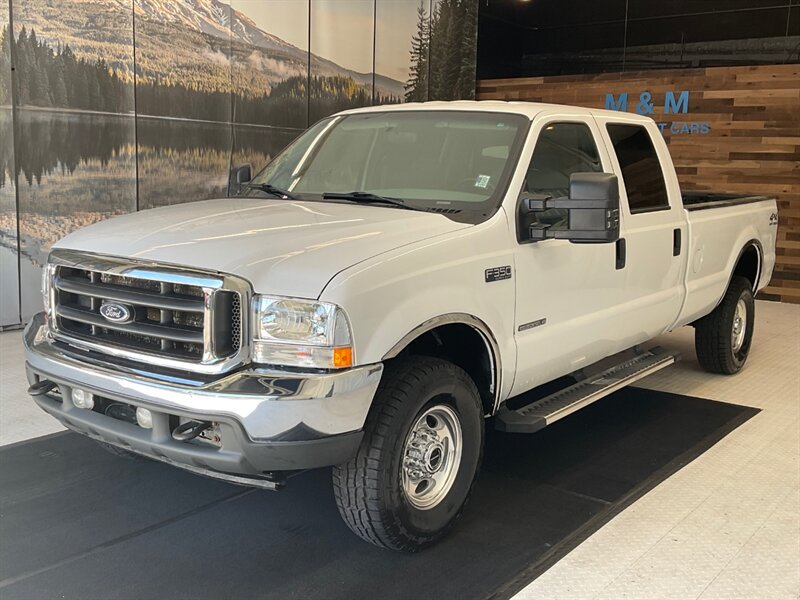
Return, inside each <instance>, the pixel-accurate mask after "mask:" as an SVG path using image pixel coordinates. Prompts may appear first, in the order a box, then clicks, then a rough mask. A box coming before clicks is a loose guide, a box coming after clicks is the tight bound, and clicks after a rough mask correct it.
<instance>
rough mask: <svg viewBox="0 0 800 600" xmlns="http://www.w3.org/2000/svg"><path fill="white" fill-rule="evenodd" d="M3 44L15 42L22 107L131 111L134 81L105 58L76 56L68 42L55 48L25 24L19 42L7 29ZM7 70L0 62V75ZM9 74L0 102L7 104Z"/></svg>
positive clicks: (1, 87) (3, 80) (0, 80)
mask: <svg viewBox="0 0 800 600" xmlns="http://www.w3.org/2000/svg"><path fill="white" fill-rule="evenodd" d="M2 43H3V45H4V46H5V45H6V44H14V50H15V54H16V58H17V65H16V67H17V68H16V69H15V73H16V77H17V80H16V83H17V97H18V101H19V104H20V106H46V107H53V108H78V109H84V110H97V111H106V112H126V111H128V110H130V98H131V97H132V90H131V84H130V83H128V82H124V81H122V80H121V79H120V78H119V76H118V75H117V74H116V73H115V72H113V71H111V70H110V69H109V67H108V65H107V64H106V62H105V61H104V60H102V59H101V60H99V61H97V62H96V63H91V62H89V61H87V60H84V59H77V58H76V57H75V54H74V53H73V52H72V50H71V49H70V47H69V45H66V46H64V47H63V48H61V47H60V46H59V47H58V48H57V49H55V50H54V49H53V48H52V47H51V46H49V45H48V44H46V43H44V42H41V41H39V39H38V38H37V36H36V32H35V31H34V30H31V31H30V33H28V30H27V29H26V28H25V27H22V29H21V30H20V33H19V37H18V38H17V40H16V41H14V40H11V39H10V36H9V34H8V30H7V29H6V30H4V31H3V34H2ZM0 56H2V58H0V61H2V60H8V55H7V54H6V53H5V52H4V53H3V54H2V55H0ZM4 72H5V71H4V70H3V66H2V63H0V74H2V73H4ZM3 77H4V78H3ZM7 77H8V75H7V74H6V75H5V76H3V75H0V104H3V103H4V102H3V98H4V96H3V94H4V93H5V94H6V96H5V98H6V101H5V103H9V102H10V82H9V81H7Z"/></svg>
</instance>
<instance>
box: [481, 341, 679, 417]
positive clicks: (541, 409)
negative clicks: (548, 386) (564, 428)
mask: <svg viewBox="0 0 800 600" xmlns="http://www.w3.org/2000/svg"><path fill="white" fill-rule="evenodd" d="M679 360H680V354H678V353H677V352H667V351H666V350H664V349H663V348H661V347H660V346H657V347H655V348H652V349H651V350H648V351H647V352H645V353H643V354H640V355H638V356H636V357H635V358H632V359H630V360H626V361H625V362H622V363H620V364H618V365H615V366H613V367H611V368H609V369H606V370H605V371H602V372H601V373H599V374H597V375H596V376H594V377H590V378H588V379H585V380H583V381H580V382H578V383H576V384H574V385H571V386H569V387H566V388H564V389H563V390H561V391H558V392H555V393H554V394H550V395H549V396H547V397H545V398H542V399H541V400H537V401H536V402H533V403H532V404H528V405H527V406H523V407H522V408H519V409H517V410H511V409H509V408H508V407H506V406H502V407H501V408H500V410H499V411H497V415H496V418H495V427H496V428H497V429H499V430H500V431H506V432H509V433H534V432H536V431H539V430H540V429H542V428H544V427H547V426H548V425H550V424H552V423H554V422H556V421H558V420H559V419H563V418H564V417H566V416H567V415H570V414H572V413H574V412H575V411H576V410H579V409H581V408H583V407H584V406H587V405H589V404H591V403H592V402H595V401H597V400H600V399H601V398H604V397H605V396H608V395H609V394H612V393H613V392H616V391H617V390H619V389H621V388H623V387H625V386H627V385H629V384H631V383H633V382H634V381H638V380H639V379H642V378H643V377H647V376H648V375H650V374H652V373H655V372H656V371H660V370H661V369H663V368H665V367H668V366H670V365H672V364H674V363H676V362H678V361H679Z"/></svg>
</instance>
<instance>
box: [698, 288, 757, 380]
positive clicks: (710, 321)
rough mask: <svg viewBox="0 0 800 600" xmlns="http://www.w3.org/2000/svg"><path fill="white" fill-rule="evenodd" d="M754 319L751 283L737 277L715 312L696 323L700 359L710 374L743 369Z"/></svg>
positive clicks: (723, 373) (727, 372) (730, 373)
mask: <svg viewBox="0 0 800 600" xmlns="http://www.w3.org/2000/svg"><path fill="white" fill-rule="evenodd" d="M754 322H755V302H754V300H753V291H752V284H751V283H750V281H749V280H748V279H747V278H746V277H740V276H735V277H733V279H732V280H731V284H730V286H728V290H727V291H726V292H725V296H724V297H723V298H722V302H720V304H719V306H717V308H715V309H714V311H713V312H711V313H710V314H708V315H707V316H705V317H703V318H702V319H700V320H699V321H697V322H696V323H695V332H694V347H695V350H696V351H697V360H698V362H699V363H700V365H701V366H702V367H703V368H704V369H705V370H706V371H708V372H710V373H720V374H722V375H733V374H734V373H738V372H739V371H741V369H742V367H743V366H744V363H745V362H746V361H747V356H748V354H749V353H750V344H751V342H752V340H753V325H754Z"/></svg>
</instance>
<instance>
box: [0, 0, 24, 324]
mask: <svg viewBox="0 0 800 600" xmlns="http://www.w3.org/2000/svg"><path fill="white" fill-rule="evenodd" d="M8 11H9V7H8V3H7V2H5V1H0V327H2V326H5V325H14V324H16V323H19V254H18V253H19V247H18V245H17V192H16V187H15V183H14V177H15V168H14V129H13V123H12V114H11V43H10V42H11V34H10V32H9V12H8Z"/></svg>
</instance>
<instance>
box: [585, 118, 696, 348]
mask: <svg viewBox="0 0 800 600" xmlns="http://www.w3.org/2000/svg"><path fill="white" fill-rule="evenodd" d="M596 120H597V122H598V125H599V128H600V132H601V135H602V136H603V139H604V140H605V143H606V145H607V147H608V151H609V154H610V155H611V160H612V163H613V167H614V172H615V173H617V174H618V176H619V178H620V180H619V188H620V208H621V211H622V219H623V221H624V223H625V230H624V232H622V239H621V240H620V242H619V243H618V245H621V246H623V252H622V253H623V254H624V266H623V268H622V270H623V271H624V273H625V283H624V286H623V289H622V298H621V303H622V304H623V306H624V311H625V314H626V315H628V318H629V319H630V320H629V324H628V326H627V327H625V328H623V329H621V330H620V334H623V335H625V336H627V339H626V340H625V344H623V345H625V346H628V347H629V346H632V345H634V344H638V343H642V342H644V341H647V340H649V339H651V338H653V337H655V336H657V335H659V334H661V333H663V332H665V331H667V330H668V328H669V327H670V326H671V325H672V324H673V323H674V322H675V320H676V319H677V317H678V314H679V313H680V310H681V306H682V304H683V300H684V297H685V292H684V283H683V282H684V269H685V265H686V245H687V244H686V240H687V237H688V234H687V219H686V212H685V211H684V209H683V203H682V201H681V195H680V189H679V187H678V183H677V177H676V175H675V171H674V168H673V167H672V160H671V158H670V156H669V152H668V150H667V145H666V143H665V142H664V139H663V137H662V136H661V133H660V132H659V131H658V127H657V126H656V125H655V123H647V124H644V123H641V122H636V121H625V120H623V119H620V120H617V119H615V118H614V117H613V116H598V117H596Z"/></svg>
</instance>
